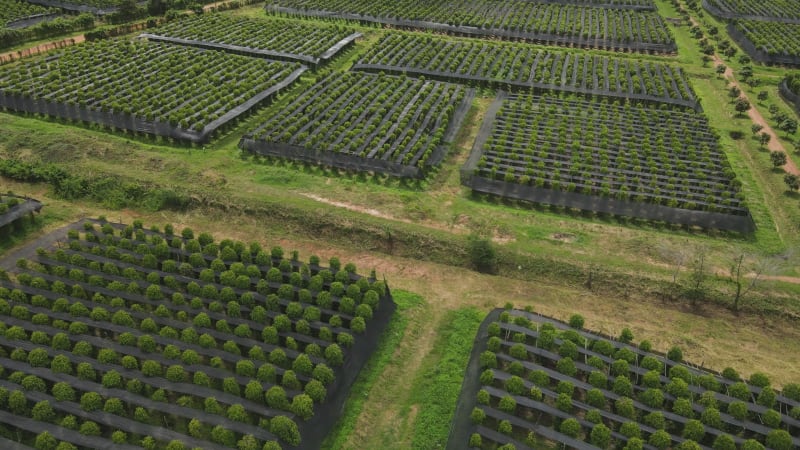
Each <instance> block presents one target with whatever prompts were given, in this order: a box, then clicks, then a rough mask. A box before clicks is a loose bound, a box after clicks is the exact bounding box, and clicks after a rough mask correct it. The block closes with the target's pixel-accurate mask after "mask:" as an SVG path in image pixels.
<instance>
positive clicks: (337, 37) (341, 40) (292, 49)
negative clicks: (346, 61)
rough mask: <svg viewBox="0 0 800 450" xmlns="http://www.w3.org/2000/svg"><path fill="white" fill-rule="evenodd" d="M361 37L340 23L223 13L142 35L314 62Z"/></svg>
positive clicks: (254, 54)
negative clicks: (264, 18) (330, 24)
mask: <svg viewBox="0 0 800 450" xmlns="http://www.w3.org/2000/svg"><path fill="white" fill-rule="evenodd" d="M359 36H361V34H360V33H356V32H354V31H353V30H349V29H346V28H341V27H338V26H318V25H317V24H314V25H310V24H307V23H301V22H295V21H288V20H261V19H248V18H241V17H230V16H224V15H220V14H203V15H200V16H191V17H188V18H184V19H181V20H176V21H172V22H169V23H167V24H166V25H164V26H161V27H159V28H157V29H156V30H154V31H153V32H152V33H147V34H142V35H141V37H145V38H147V39H150V40H153V41H163V42H169V43H174V44H183V45H191V46H196V47H202V48H210V49H219V50H225V51H230V52H234V53H239V54H243V55H247V56H260V57H265V58H270V59H282V60H289V61H299V62H302V63H306V64H310V65H317V64H319V63H320V62H321V61H322V62H324V61H327V60H329V59H330V58H332V57H333V56H335V55H336V53H338V52H339V51H340V50H342V49H343V48H345V47H346V46H348V45H350V44H352V43H353V42H354V41H355V40H356V38H358V37H359Z"/></svg>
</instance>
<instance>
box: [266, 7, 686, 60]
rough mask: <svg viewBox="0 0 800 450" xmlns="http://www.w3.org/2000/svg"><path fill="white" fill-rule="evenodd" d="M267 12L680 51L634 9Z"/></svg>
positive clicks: (657, 20) (650, 14)
mask: <svg viewBox="0 0 800 450" xmlns="http://www.w3.org/2000/svg"><path fill="white" fill-rule="evenodd" d="M586 3H587V2H582V3H581V5H585V4H586ZM592 4H593V3H592ZM267 11H268V12H270V11H272V12H282V13H288V14H299V15H302V16H316V17H337V18H344V19H350V20H359V21H365V22H376V23H381V24H386V25H391V26H395V27H401V28H411V29H419V28H425V29H431V30H436V31H443V32H447V33H454V34H463V35H468V36H489V37H501V38H506V39H525V40H529V41H535V42H545V43H548V44H558V45H570V46H582V47H591V48H606V49H614V50H632V51H643V52H666V53H670V52H675V51H676V50H677V47H676V46H675V42H674V40H673V38H672V35H671V34H670V31H669V30H668V29H667V27H666V25H665V23H664V21H663V19H662V18H661V17H660V16H659V15H658V14H657V13H656V12H655V11H639V10H635V9H630V8H616V7H605V8H604V7H590V6H579V5H574V4H558V3H542V2H532V1H526V0H514V1H507V2H495V1H491V2H486V1H483V0H458V1H455V2H453V1H445V0H436V1H430V2H417V1H412V0H398V1H394V0H393V1H384V2H376V1H373V0H275V1H273V2H272V3H271V4H268V5H267Z"/></svg>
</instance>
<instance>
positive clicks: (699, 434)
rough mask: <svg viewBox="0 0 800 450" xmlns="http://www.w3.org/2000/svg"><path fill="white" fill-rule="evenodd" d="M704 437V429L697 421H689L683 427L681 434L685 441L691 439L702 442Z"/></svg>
mask: <svg viewBox="0 0 800 450" xmlns="http://www.w3.org/2000/svg"><path fill="white" fill-rule="evenodd" d="M705 435H706V427H705V426H703V423H702V422H700V421H699V420H695V419H690V420H689V421H687V422H686V424H685V425H684V426H683V434H682V436H683V437H685V438H686V439H691V440H693V441H696V442H699V441H702V440H703V437H704V436H705Z"/></svg>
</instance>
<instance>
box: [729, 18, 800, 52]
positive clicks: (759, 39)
mask: <svg viewBox="0 0 800 450" xmlns="http://www.w3.org/2000/svg"><path fill="white" fill-rule="evenodd" d="M734 24H735V26H736V29H738V30H739V31H741V32H742V33H743V34H744V36H745V37H746V38H747V39H748V40H749V41H750V42H752V43H753V45H754V46H755V47H756V48H757V49H761V50H763V51H765V52H766V53H767V55H769V56H791V57H795V58H798V57H800V24H788V23H779V22H762V21H756V20H737V21H736V22H734Z"/></svg>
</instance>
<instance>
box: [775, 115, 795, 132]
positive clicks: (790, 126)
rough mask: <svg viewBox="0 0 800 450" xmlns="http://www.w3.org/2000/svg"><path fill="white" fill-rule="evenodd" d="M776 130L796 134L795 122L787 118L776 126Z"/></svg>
mask: <svg viewBox="0 0 800 450" xmlns="http://www.w3.org/2000/svg"><path fill="white" fill-rule="evenodd" d="M778 128H779V129H780V130H781V131H783V132H784V133H786V134H795V133H797V120H795V119H793V118H791V117H787V118H786V119H784V120H783V121H781V123H779V124H778Z"/></svg>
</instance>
